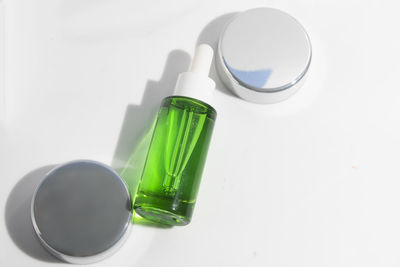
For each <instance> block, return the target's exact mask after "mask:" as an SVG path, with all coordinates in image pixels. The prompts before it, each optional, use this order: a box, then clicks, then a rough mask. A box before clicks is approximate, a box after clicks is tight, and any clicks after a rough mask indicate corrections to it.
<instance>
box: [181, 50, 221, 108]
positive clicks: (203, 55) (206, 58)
mask: <svg viewBox="0 0 400 267" xmlns="http://www.w3.org/2000/svg"><path fill="white" fill-rule="evenodd" d="M213 54H214V52H213V49H212V48H211V47H210V46H209V45H207V44H201V45H199V46H197V48H196V51H195V54H194V57H193V60H192V64H191V66H190V68H189V71H188V72H183V73H181V74H179V76H178V80H177V82H176V86H175V92H174V95H178V96H187V97H191V98H195V99H199V100H201V101H203V102H206V103H210V102H211V100H212V95H213V91H214V88H215V82H214V81H213V80H212V79H211V78H210V77H208V73H209V72H210V67H211V63H212V59H213Z"/></svg>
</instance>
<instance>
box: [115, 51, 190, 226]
mask: <svg viewBox="0 0 400 267" xmlns="http://www.w3.org/2000/svg"><path fill="white" fill-rule="evenodd" d="M189 64H190V56H189V54H187V53H186V52H184V51H183V50H173V51H171V52H170V53H169V55H168V58H167V62H166V64H165V68H164V72H163V74H162V76H161V79H160V80H159V81H152V80H150V81H148V82H147V84H146V88H145V93H144V97H143V101H142V103H141V104H140V105H128V106H127V108H126V112H125V116H124V120H123V124H122V127H121V131H120V135H119V138H118V142H117V146H116V149H115V152H114V157H113V161H112V164H111V166H112V167H113V168H114V169H115V170H116V171H117V172H118V173H119V174H120V175H121V177H122V178H123V179H124V180H125V182H126V183H127V185H128V189H129V193H130V194H131V196H132V201H133V202H134V196H135V195H136V190H137V187H138V184H139V181H140V177H141V174H142V170H143V167H144V163H145V160H146V156H147V151H148V148H149V145H150V141H151V137H152V134H153V128H154V125H155V122H156V116H157V112H158V110H159V108H160V104H161V101H162V99H163V98H164V97H167V96H170V95H172V94H173V90H174V87H175V83H176V79H177V76H178V75H179V74H180V73H182V72H185V71H187V70H188V68H189ZM132 204H134V203H132ZM133 223H134V224H139V225H145V226H152V227H162V228H166V227H169V226H164V225H159V224H155V223H152V222H150V221H147V220H145V219H144V218H142V217H140V216H139V215H137V214H134V216H133Z"/></svg>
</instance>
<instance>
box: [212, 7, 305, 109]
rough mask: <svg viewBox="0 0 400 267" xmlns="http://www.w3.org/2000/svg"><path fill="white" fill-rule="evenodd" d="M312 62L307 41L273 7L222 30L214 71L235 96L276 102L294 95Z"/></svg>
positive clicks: (237, 19) (300, 29) (299, 29)
mask: <svg viewBox="0 0 400 267" xmlns="http://www.w3.org/2000/svg"><path fill="white" fill-rule="evenodd" d="M310 62H311V43H310V39H309V37H308V35H307V33H306V31H305V30H304V28H303V27H302V26H301V24H300V23H299V22H298V21H297V20H296V19H294V18H293V17H292V16H290V15H288V14H286V13H284V12H282V11H280V10H277V9H273V8H256V9H251V10H248V11H245V12H242V13H239V14H238V15H236V16H235V17H234V18H233V19H232V20H231V21H230V22H229V23H228V25H227V26H226V28H225V29H224V30H223V31H222V33H221V35H220V39H219V43H218V51H217V57H216V66H217V70H218V73H219V76H220V78H221V80H222V81H223V82H224V84H225V85H226V86H227V87H228V88H229V89H231V90H232V91H233V92H234V93H235V94H236V95H238V96H239V97H241V98H243V99H245V100H248V101H251V102H256V103H276V102H279V101H282V100H285V99H287V98H288V97H289V96H291V95H292V94H293V93H295V92H296V91H297V90H298V89H299V88H300V86H301V84H302V83H303V82H304V80H305V76H306V73H307V70H308V68H309V66H310Z"/></svg>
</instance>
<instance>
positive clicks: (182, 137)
mask: <svg viewBox="0 0 400 267" xmlns="http://www.w3.org/2000/svg"><path fill="white" fill-rule="evenodd" d="M212 59H213V50H212V48H211V47H210V46H209V45H206V44H201V45H199V46H198V47H197V48H196V51H195V55H194V57H193V60H192V64H191V67H190V69H189V71H188V72H184V73H181V74H180V75H179V77H178V80H177V84H176V87H175V93H174V95H173V96H169V97H166V98H164V99H163V100H162V103H161V107H160V110H159V112H158V117H157V121H156V125H155V128H154V133H153V136H152V140H151V143H150V148H149V151H148V154H147V158H146V162H145V166H144V170H143V173H142V177H141V181H140V184H139V187H138V190H137V193H136V199H135V203H134V209H135V211H136V212H137V213H138V214H139V215H140V216H142V217H144V218H145V219H148V220H150V221H153V222H156V223H161V224H167V225H186V224H188V223H189V222H190V220H191V217H192V213H193V208H194V205H195V202H196V197H197V192H198V190H199V185H200V180H201V176H202V172H203V168H204V164H205V161H206V157H207V151H208V147H209V144H210V139H211V135H212V131H213V128H214V123H215V119H216V116H217V113H216V111H215V109H214V108H213V107H212V106H211V105H209V104H208V103H209V102H210V101H211V98H212V93H213V91H214V88H215V83H214V81H213V80H212V79H211V78H209V77H208V73H209V70H210V66H211V62H212Z"/></svg>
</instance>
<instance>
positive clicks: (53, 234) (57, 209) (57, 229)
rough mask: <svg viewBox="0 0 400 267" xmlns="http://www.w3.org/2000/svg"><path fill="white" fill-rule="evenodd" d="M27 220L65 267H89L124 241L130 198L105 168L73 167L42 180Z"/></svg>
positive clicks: (73, 164)
mask: <svg viewBox="0 0 400 267" xmlns="http://www.w3.org/2000/svg"><path fill="white" fill-rule="evenodd" d="M31 217H32V222H33V226H34V229H35V232H36V234H37V236H38V237H39V240H40V241H41V243H42V244H43V246H44V247H45V248H46V249H48V250H49V251H50V252H51V253H52V254H54V255H55V256H56V257H58V258H59V259H61V260H64V261H66V262H70V263H78V264H86V263H92V262H96V261H99V260H101V259H103V258H105V257H107V256H109V255H111V254H112V253H113V252H115V251H116V249H118V248H119V247H120V245H122V243H123V241H125V238H126V237H127V235H128V233H129V229H130V221H131V218H132V213H131V198H130V195H129V192H128V189H127V187H126V185H125V183H124V181H123V180H122V179H121V178H120V176H119V175H118V174H117V173H116V172H115V171H114V170H112V169H111V168H110V167H108V166H106V165H104V164H102V163H98V162H94V161H86V160H81V161H73V162H69V163H66V164H63V165H60V166H58V167H56V168H55V169H53V170H52V171H50V172H49V173H48V174H47V175H46V177H45V179H44V180H43V182H42V183H41V184H40V185H39V186H38V188H37V190H36V192H35V194H34V196H33V199H32V206H31Z"/></svg>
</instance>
